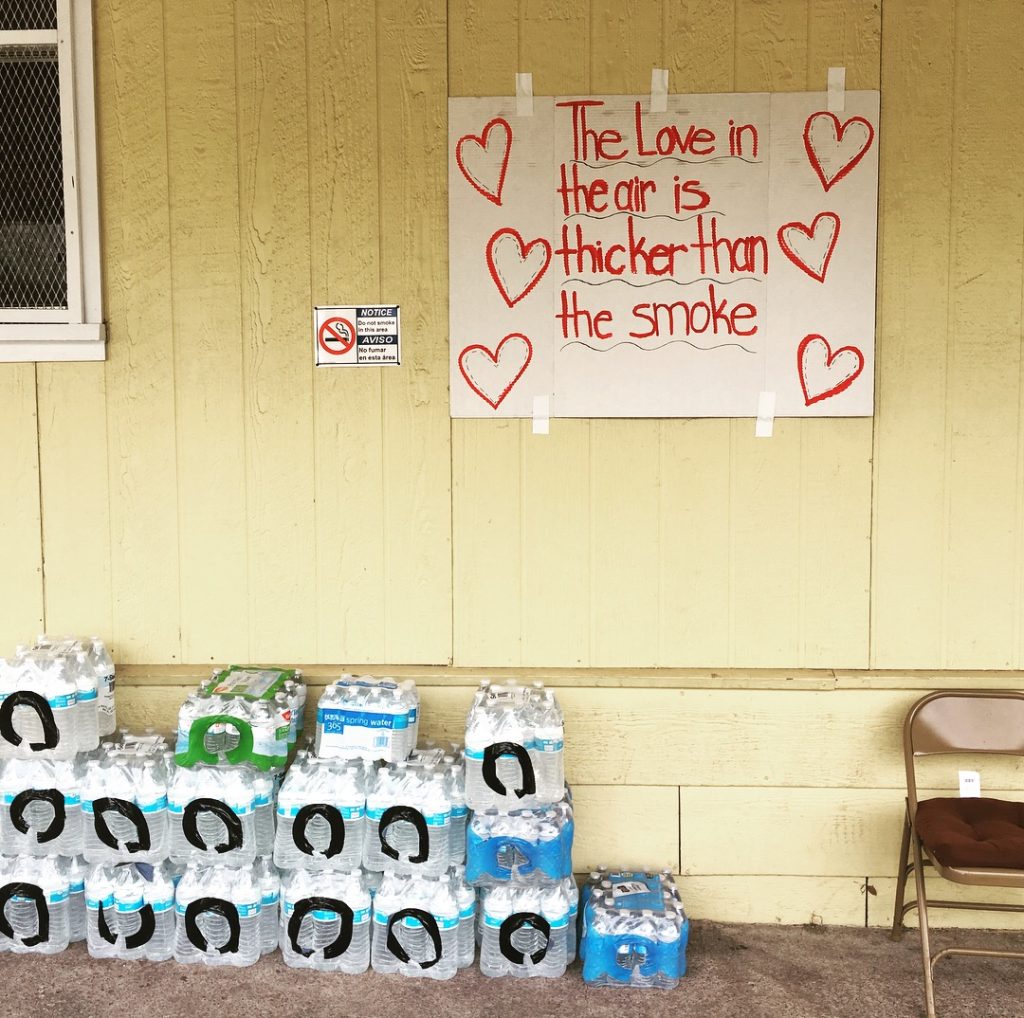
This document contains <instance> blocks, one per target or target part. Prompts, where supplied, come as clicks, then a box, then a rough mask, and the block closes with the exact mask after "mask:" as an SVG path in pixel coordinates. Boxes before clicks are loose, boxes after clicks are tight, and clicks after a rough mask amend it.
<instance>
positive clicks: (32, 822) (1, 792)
mask: <svg viewBox="0 0 1024 1018" xmlns="http://www.w3.org/2000/svg"><path fill="white" fill-rule="evenodd" d="M82 846H83V841H82V795H81V788H80V781H79V777H78V774H77V772H76V769H75V764H74V762H73V761H71V760H45V759H36V760H22V759H13V760H0V853H2V854H4V855H40V856H42V855H64V856H73V855H78V854H79V853H80V852H81V851H82Z"/></svg>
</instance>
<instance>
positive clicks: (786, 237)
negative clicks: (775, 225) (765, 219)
mask: <svg viewBox="0 0 1024 1018" xmlns="http://www.w3.org/2000/svg"><path fill="white" fill-rule="evenodd" d="M823 221H824V223H825V224H826V225H825V229H823V230H822V232H821V234H820V235H819V234H818V224H819V223H821V222H823ZM839 225H840V224H839V216H837V215H836V213H835V212H819V213H818V214H817V215H816V216H815V217H814V222H813V223H811V225H810V226H809V227H807V226H804V224H803V223H786V224H785V225H784V226H780V227H779V232H778V238H779V247H781V248H782V253H783V254H784V255H785V256H786V257H787V258H788V259H789V260H790V261H791V262H792V263H793V264H794V265H795V266H796V267H797V268H798V269H802V270H803V271H804V272H806V273H807V275H809V276H810V277H811V278H812V279H816V280H817V281H818V282H819V283H824V282H825V273H826V272H827V271H828V263H829V262H830V261H831V260H832V252H833V251H834V250H835V249H836V241H837V240H838V239H839Z"/></svg>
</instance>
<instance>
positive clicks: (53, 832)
mask: <svg viewBox="0 0 1024 1018" xmlns="http://www.w3.org/2000/svg"><path fill="white" fill-rule="evenodd" d="M33 802H48V803H49V804H50V805H51V806H52V807H53V819H52V820H51V821H50V826H49V827H47V828H46V830H45V831H36V841H38V842H39V844H40V845H44V844H46V842H48V841H54V840H56V839H57V838H59V837H60V836H61V835H62V834H63V833H64V824H65V822H66V820H67V813H66V812H65V810H64V793H63V792H61V791H60V790H59V789H57V788H26V789H25V791H23V792H19V793H18V794H17V795H16V796H15V797H14V798H13V799H12V800H11V823H12V824H13V825H14V829H15V830H16V831H18V832H19V833H20V834H28V821H27V820H26V819H25V811H26V810H27V809H28V807H29V806H30V805H31V804H32V803H33Z"/></svg>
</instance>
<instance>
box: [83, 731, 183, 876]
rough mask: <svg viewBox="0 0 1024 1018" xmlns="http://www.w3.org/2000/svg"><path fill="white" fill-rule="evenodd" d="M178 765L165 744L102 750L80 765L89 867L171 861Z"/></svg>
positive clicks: (84, 836)
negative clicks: (170, 802)
mask: <svg viewBox="0 0 1024 1018" xmlns="http://www.w3.org/2000/svg"><path fill="white" fill-rule="evenodd" d="M173 771H174V762H173V759H172V757H171V754H170V752H169V751H168V750H167V749H166V748H165V744H164V743H163V741H162V740H160V741H159V742H157V743H154V744H144V745H143V744H135V745H133V746H132V747H131V748H125V747H117V746H115V745H113V744H106V743H105V744H104V745H103V746H101V747H100V749H99V750H97V751H96V752H94V753H90V754H88V755H86V756H84V757H83V758H82V760H81V762H80V765H79V780H80V785H79V787H80V791H81V796H82V815H83V821H84V824H83V827H84V830H83V845H84V848H83V854H84V855H85V858H86V859H87V860H88V861H89V862H91V863H118V862H145V863H159V862H163V861H164V859H166V858H167V855H168V848H169V839H168V815H167V789H168V785H169V783H170V781H171V777H172V774H173Z"/></svg>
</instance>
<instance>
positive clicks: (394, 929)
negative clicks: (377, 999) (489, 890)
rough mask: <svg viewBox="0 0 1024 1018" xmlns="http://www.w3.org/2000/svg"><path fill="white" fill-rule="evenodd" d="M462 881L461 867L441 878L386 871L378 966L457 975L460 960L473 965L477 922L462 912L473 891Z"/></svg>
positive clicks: (375, 937)
mask: <svg viewBox="0 0 1024 1018" xmlns="http://www.w3.org/2000/svg"><path fill="white" fill-rule="evenodd" d="M461 885H463V882H462V880H461V876H460V875H459V873H458V871H457V870H456V871H455V872H453V873H449V874H445V875H443V876H441V877H437V878H435V877H423V876H420V875H418V874H417V875H414V876H408V875H405V874H401V873H385V874H384V876H383V878H382V879H381V882H380V886H379V888H378V889H377V892H376V895H375V896H374V899H373V934H372V948H371V952H370V961H371V964H372V966H373V969H374V971H375V972H384V973H398V974H400V975H404V976H413V977H426V978H430V979H451V978H452V976H454V975H455V973H456V972H457V971H458V969H459V967H460V964H462V963H465V964H472V953H471V952H468V954H467V951H468V949H467V940H468V937H469V933H468V931H469V930H471V929H472V925H471V921H470V920H469V917H468V915H467V917H466V918H465V919H464V918H463V917H462V913H463V912H464V911H466V912H468V905H464V904H460V903H461V902H465V901H467V900H468V894H470V893H471V892H468V891H467V890H464V889H461ZM464 922H465V923H467V926H466V928H465V929H466V932H463V931H462V929H460V927H461V926H462V924H463V923H464ZM460 933H461V936H460ZM460 947H461V950H460ZM467 957H468V960H467Z"/></svg>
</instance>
